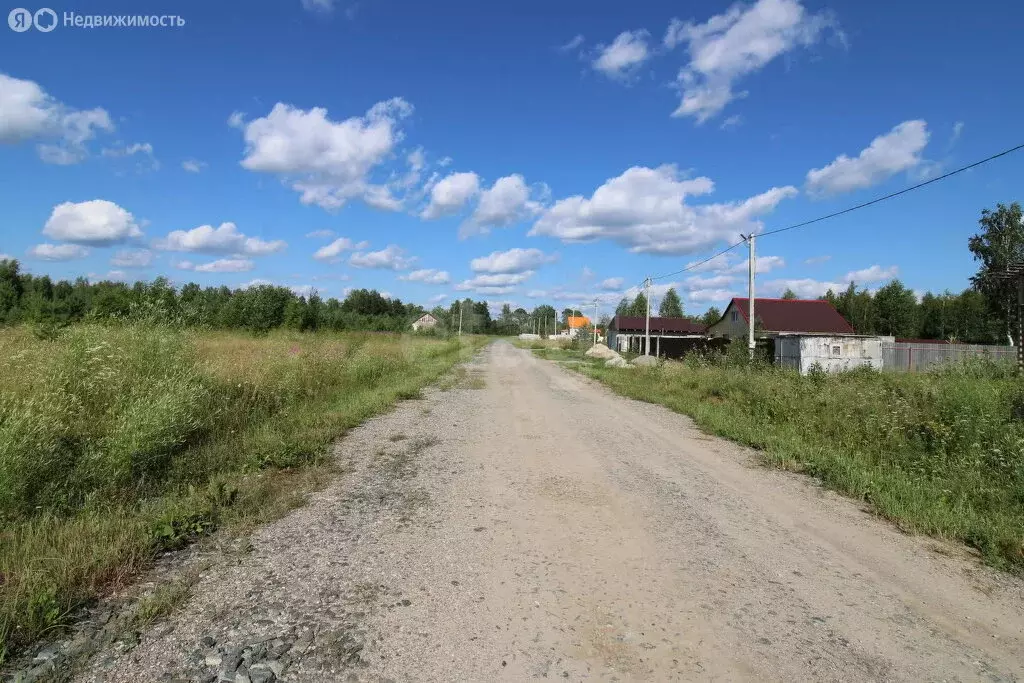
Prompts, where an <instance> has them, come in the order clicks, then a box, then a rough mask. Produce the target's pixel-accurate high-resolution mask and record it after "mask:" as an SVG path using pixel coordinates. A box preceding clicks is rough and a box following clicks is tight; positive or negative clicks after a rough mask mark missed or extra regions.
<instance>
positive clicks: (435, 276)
mask: <svg viewBox="0 0 1024 683" xmlns="http://www.w3.org/2000/svg"><path fill="white" fill-rule="evenodd" d="M398 279H399V280H406V281H408V282H423V283H425V284H428V285H446V284H448V283H449V282H451V281H452V276H451V275H449V274H448V271H446V270H434V269H433V268H423V269H422V270H414V271H412V272H411V273H409V274H408V275H401V276H399V278H398Z"/></svg>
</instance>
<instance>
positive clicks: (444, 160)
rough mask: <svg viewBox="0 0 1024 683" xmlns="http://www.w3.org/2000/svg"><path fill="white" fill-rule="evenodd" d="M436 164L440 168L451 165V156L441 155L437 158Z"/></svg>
mask: <svg viewBox="0 0 1024 683" xmlns="http://www.w3.org/2000/svg"><path fill="white" fill-rule="evenodd" d="M437 165H438V166H440V167H441V168H445V167H447V166H451V165H452V158H451V157H441V158H440V159H439V160H438V162H437Z"/></svg>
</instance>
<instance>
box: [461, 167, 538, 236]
mask: <svg viewBox="0 0 1024 683" xmlns="http://www.w3.org/2000/svg"><path fill="white" fill-rule="evenodd" d="M543 189H546V188H543ZM542 210H543V207H542V205H541V203H540V202H539V201H536V200H532V199H530V188H529V187H527V185H526V179H525V178H523V176H521V175H519V174H518V173H513V174H512V175H508V176H505V177H504V178H498V179H497V180H495V181H494V185H492V186H491V187H490V189H487V190H484V191H483V192H481V193H480V201H479V202H478V203H477V205H476V209H475V210H474V211H473V214H472V215H471V216H470V217H469V219H468V220H467V221H466V222H465V223H463V224H462V226H461V227H460V228H459V237H460V238H466V237H470V236H472V235H479V234H485V233H487V232H490V229H491V228H504V227H508V226H510V225H512V224H514V223H517V222H519V221H521V220H524V219H525V218H528V217H529V216H535V215H537V214H538V213H540V212H541V211H542Z"/></svg>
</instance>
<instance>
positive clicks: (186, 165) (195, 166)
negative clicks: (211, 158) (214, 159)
mask: <svg viewBox="0 0 1024 683" xmlns="http://www.w3.org/2000/svg"><path fill="white" fill-rule="evenodd" d="M181 167H182V168H183V169H184V170H186V171H188V172H189V173H201V172H202V170H203V169H204V168H206V162H205V161H199V160H198V159H185V161H183V162H181Z"/></svg>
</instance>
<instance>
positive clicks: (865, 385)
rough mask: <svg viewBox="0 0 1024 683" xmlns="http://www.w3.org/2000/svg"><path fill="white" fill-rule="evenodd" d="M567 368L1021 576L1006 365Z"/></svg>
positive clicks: (559, 355) (1015, 401) (1010, 380)
mask: <svg viewBox="0 0 1024 683" xmlns="http://www.w3.org/2000/svg"><path fill="white" fill-rule="evenodd" d="M535 353H537V354H538V355H541V356H543V357H549V358H552V359H555V360H564V359H565V358H567V357H571V355H572V354H571V353H569V352H565V351H558V352H554V351H551V350H541V351H536V352H535ZM575 355H576V356H577V357H580V354H575ZM569 367H573V368H576V369H578V370H579V371H580V372H583V373H584V374H587V375H589V376H591V377H593V378H595V379H598V380H600V381H601V382H603V383H604V384H606V385H608V386H609V387H610V388H612V389H613V390H615V391H617V392H618V393H621V394H623V395H625V396H629V397H631V398H635V399H639V400H642V401H648V402H651V403H658V404H661V405H664V406H667V407H669V408H671V409H672V410H675V411H677V412H680V413H684V414H686V415H689V416H691V417H692V418H693V419H694V421H695V422H696V423H697V425H699V426H700V427H701V428H702V429H704V430H706V431H708V432H711V433H714V434H718V435H720V436H724V437H726V438H729V439H732V440H734V441H737V442H739V443H742V444H745V445H747V446H751V447H753V448H755V449H757V450H759V451H760V453H761V457H762V460H763V461H764V462H765V463H766V464H768V465H771V466H775V467H781V468H785V469H789V470H794V471H798V472H805V473H807V474H811V475H814V476H816V477H818V478H819V479H820V480H821V481H822V482H823V483H824V484H825V485H826V486H829V487H831V488H833V489H835V490H838V491H840V492H842V493H845V494H847V495H850V496H853V497H855V498H857V499H860V500H863V501H865V502H867V503H869V504H870V506H871V507H872V509H873V510H874V511H875V512H876V513H877V514H879V515H881V516H883V517H886V518H888V519H890V520H892V521H893V522H895V523H896V524H897V525H899V526H900V527H901V528H904V529H906V530H908V531H914V532H919V533H925V534H930V535H933V536H937V537H942V538H948V539H955V540H959V541H962V542H964V543H967V544H968V545H970V546H972V547H974V548H976V549H978V550H979V551H980V552H981V554H982V555H983V557H984V558H985V560H986V561H987V562H989V563H991V564H993V565H996V566H1000V567H1002V568H1005V569H1009V570H1011V571H1016V572H1021V571H1024V383H1022V382H1021V380H1020V379H1019V378H1017V377H1015V376H1014V375H1013V374H1012V370H1011V368H1009V367H1008V366H1002V365H994V364H990V363H976V364H968V365H958V366H952V367H948V368H945V369H942V370H936V371H932V372H925V373H878V372H874V371H857V372H850V373H844V374H838V375H825V374H817V375H811V376H806V377H802V376H800V375H798V374H796V373H794V372H790V371H784V370H779V369H775V368H772V367H770V366H760V365H756V366H745V367H744V366H737V365H732V364H727V363H724V362H723V363H708V362H699V361H694V362H689V363H671V362H670V363H666V364H664V365H662V366H661V367H656V368H635V369H628V370H621V369H615V368H605V367H603V364H601V363H592V362H582V363H578V364H576V365H572V366H569Z"/></svg>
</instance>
